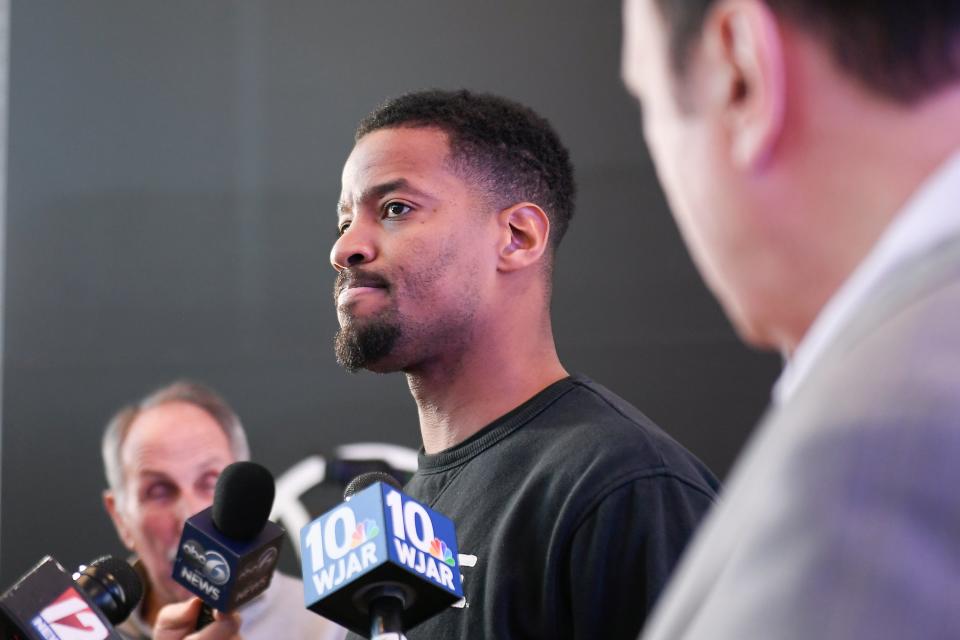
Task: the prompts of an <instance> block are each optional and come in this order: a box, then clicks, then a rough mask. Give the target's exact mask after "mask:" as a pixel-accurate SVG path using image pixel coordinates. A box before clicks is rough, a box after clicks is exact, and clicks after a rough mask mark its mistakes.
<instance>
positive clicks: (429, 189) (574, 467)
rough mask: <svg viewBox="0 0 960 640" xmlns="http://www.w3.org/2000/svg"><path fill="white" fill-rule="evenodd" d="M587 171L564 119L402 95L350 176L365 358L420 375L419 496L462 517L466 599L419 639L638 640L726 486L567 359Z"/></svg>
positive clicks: (341, 266)
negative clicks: (556, 290) (560, 126)
mask: <svg viewBox="0 0 960 640" xmlns="http://www.w3.org/2000/svg"><path fill="white" fill-rule="evenodd" d="M573 195H574V185H573V171H572V167H571V165H570V160H569V157H568V154H567V151H566V149H564V147H563V145H562V144H561V143H560V141H559V139H558V138H557V135H556V133H555V132H554V131H553V129H552V128H551V127H550V125H549V124H548V123H547V122H546V121H545V120H544V119H543V118H541V117H540V116H538V115H537V114H535V113H533V112H532V111H531V110H529V109H527V108H525V107H523V106H520V105H518V104H516V103H513V102H510V101H508V100H504V99H502V98H498V97H495V96H489V95H480V94H474V93H470V92H467V91H460V92H444V91H429V92H420V93H413V94H408V95H405V96H402V97H400V98H397V99H394V100H391V101H390V102H388V103H386V104H385V105H383V106H382V107H380V108H379V109H377V110H376V111H375V112H374V113H372V114H371V115H370V116H368V117H367V118H366V119H364V120H363V121H362V122H361V124H360V126H359V128H358V130H357V135H356V145H355V146H354V149H353V151H352V153H351V154H350V157H349V158H348V159H347V162H346V165H345V167H344V170H343V189H342V193H341V197H340V203H339V207H338V211H339V221H338V229H339V238H338V240H337V242H336V244H335V245H334V247H333V250H332V252H331V262H332V263H333V266H334V268H335V269H336V270H337V272H338V275H337V280H336V285H335V291H334V295H335V298H336V303H337V314H338V317H339V320H340V326H341V330H340V331H339V332H338V334H337V338H336V352H337V358H338V361H339V362H340V363H341V364H342V365H343V366H345V367H346V368H347V369H350V370H357V369H369V370H372V371H378V372H391V371H403V372H404V373H405V374H406V375H407V380H408V382H409V385H410V391H411V393H412V394H413V396H414V399H415V400H416V402H417V406H418V408H419V415H420V432H421V436H422V438H423V452H422V453H421V456H420V465H419V470H418V471H417V473H416V475H415V476H414V477H413V479H412V480H411V482H410V483H409V485H408V486H407V491H408V492H409V493H410V494H411V495H412V496H414V497H415V498H418V499H420V500H421V501H423V502H426V503H428V504H430V505H431V506H433V507H434V508H436V509H437V510H438V511H440V512H441V513H444V514H445V515H447V516H449V517H450V518H452V519H453V521H454V523H455V524H456V526H457V539H458V543H459V547H460V552H461V558H460V560H461V566H462V567H463V569H462V573H463V577H464V593H465V599H464V601H462V602H460V603H458V606H455V607H452V608H451V609H449V610H448V611H445V612H443V613H441V614H440V615H438V616H436V617H435V618H432V619H431V620H428V621H427V622H425V623H423V624H422V625H420V626H418V627H417V628H415V629H413V630H412V631H410V632H409V633H408V637H409V638H411V639H415V638H430V639H437V638H475V639H478V640H480V639H483V640H508V639H511V638H547V637H549V638H606V639H613V640H616V639H617V638H633V637H635V636H636V634H637V633H638V631H639V629H640V627H641V625H642V624H643V621H644V619H645V616H646V613H647V611H648V610H649V609H650V606H651V605H652V603H653V602H654V600H655V599H656V597H657V595H658V594H659V592H660V590H661V588H662V587H663V584H664V583H665V581H666V579H667V577H668V575H669V573H670V571H671V570H672V569H673V567H674V565H675V564H676V561H677V559H678V557H679V555H680V553H681V551H682V550H683V548H684V546H685V545H686V543H687V541H688V540H689V538H690V535H691V534H692V532H693V530H694V528H695V527H696V525H697V523H698V521H699V520H700V518H701V516H702V515H703V514H704V513H705V512H706V510H707V509H708V508H709V506H710V504H711V502H712V499H713V496H714V492H715V490H716V481H715V480H714V478H713V476H712V475H711V474H710V472H709V471H708V470H707V469H706V468H705V467H704V466H703V465H702V464H700V463H699V462H698V461H697V460H696V459H695V458H694V457H693V456H692V455H691V454H690V453H688V452H687V451H685V450H684V449H683V448H682V447H681V446H680V445H678V444H677V443H676V442H674V441H673V440H671V439H670V438H669V436H667V435H666V434H665V433H664V432H662V431H661V430H660V429H658V428H657V427H656V426H655V425H654V424H653V423H652V422H651V421H650V420H649V419H648V418H646V417H645V416H644V415H643V414H642V413H640V412H639V411H638V410H637V409H635V408H634V407H632V406H630V405H629V404H628V403H626V402H624V401H623V400H622V399H620V398H618V397H617V396H615V395H614V394H612V393H610V392H609V391H608V390H606V389H604V388H603V387H601V386H600V385H598V384H596V383H594V382H592V381H590V380H589V379H587V378H586V377H584V376H581V375H572V376H571V375H570V374H568V373H567V371H566V370H565V369H564V367H563V365H562V364H561V363H560V360H559V358H558V357H557V353H556V348H555V346H554V341H553V333H552V329H551V321H550V291H551V275H552V269H553V261H554V257H555V254H556V249H557V246H558V244H559V242H560V239H561V238H562V237H563V235H564V232H565V231H566V228H567V225H568V223H569V220H570V217H571V215H572V213H573Z"/></svg>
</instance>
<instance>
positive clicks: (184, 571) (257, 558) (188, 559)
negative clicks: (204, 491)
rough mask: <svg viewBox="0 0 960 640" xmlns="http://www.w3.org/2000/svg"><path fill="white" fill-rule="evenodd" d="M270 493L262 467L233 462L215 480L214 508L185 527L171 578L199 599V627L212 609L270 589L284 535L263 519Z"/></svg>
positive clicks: (207, 620) (222, 608) (269, 478)
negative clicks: (200, 603) (201, 602)
mask: <svg viewBox="0 0 960 640" xmlns="http://www.w3.org/2000/svg"><path fill="white" fill-rule="evenodd" d="M274 490H275V488H274V483H273V475H271V473H270V472H269V471H268V470H267V469H266V468H265V467H263V466H261V465H259V464H256V463H255V462H234V463H233V464H231V465H228V466H227V467H226V468H224V470H223V472H222V473H221V474H220V477H219V478H217V486H216V488H215V489H214V493H213V505H212V506H210V507H208V508H206V509H204V510H203V511H201V512H199V513H197V514H195V515H193V516H191V517H190V518H188V519H187V521H186V522H185V523H184V525H183V534H182V536H181V537H180V544H179V546H178V549H177V557H176V559H175V561H174V564H173V579H174V580H176V581H177V582H178V583H180V584H181V585H183V586H184V587H186V588H187V589H188V590H189V591H190V592H191V593H193V594H195V595H197V596H199V597H200V599H201V600H203V603H204V607H203V609H202V611H201V613H200V617H199V618H198V619H197V629H201V628H202V627H204V626H206V625H207V624H209V623H210V622H212V621H213V611H212V610H213V609H218V610H220V611H224V612H229V611H233V610H234V609H236V608H237V607H240V606H242V605H244V604H246V603H247V602H250V601H251V600H253V599H254V598H256V597H257V596H258V595H260V594H261V593H263V592H264V591H265V590H266V589H267V587H269V586H270V581H271V580H272V578H273V571H274V569H275V568H276V566H277V561H278V559H279V557H280V545H281V543H282V542H283V535H284V533H285V531H284V529H283V527H281V526H279V525H277V524H275V523H273V522H270V521H269V520H267V517H268V516H269V515H270V509H271V508H272V507H273V496H274Z"/></svg>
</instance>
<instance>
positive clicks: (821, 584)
mask: <svg viewBox="0 0 960 640" xmlns="http://www.w3.org/2000/svg"><path fill="white" fill-rule="evenodd" d="M643 637H644V639H645V640H665V639H668V638H669V639H671V640H675V639H678V638H711V639H713V638H717V639H730V640H754V639H755V640H774V639H782V640H792V639H797V640H799V639H801V638H803V639H834V638H836V639H840V638H843V639H844V640H846V639H856V638H864V639H870V640H884V639H887V638H891V639H892V638H911V639H913V638H917V639H931V640H932V639H938V638H960V238H957V237H953V238H949V239H946V240H944V241H943V242H942V243H941V244H940V245H939V246H938V247H937V248H936V249H935V250H934V251H932V252H930V253H928V254H926V255H924V256H923V257H921V258H918V259H915V260H913V261H912V262H909V263H907V264H906V265H904V266H901V267H900V268H899V269H898V270H897V272H896V273H895V274H894V275H893V276H890V277H888V278H887V279H886V280H884V281H882V282H881V283H879V284H878V285H877V286H876V287H875V288H874V289H873V290H872V292H871V295H870V302H869V303H868V304H867V305H866V306H865V307H863V308H861V309H860V310H859V312H858V313H857V315H856V317H855V318H853V319H852V320H850V321H849V322H848V323H847V325H846V326H845V327H844V328H843V329H842V330H841V331H840V333H839V334H838V335H837V337H836V338H835V339H834V341H833V342H832V344H831V346H830V348H829V350H828V351H827V355H826V356H825V357H823V358H821V360H820V361H819V362H818V363H817V364H816V365H814V369H813V370H812V371H811V372H810V375H809V376H808V377H807V378H806V379H805V380H804V382H802V383H801V385H800V387H799V388H798V389H797V391H796V393H795V394H794V395H793V396H792V397H791V398H790V399H789V400H788V401H787V402H786V404H785V405H784V406H782V407H779V408H777V409H774V410H772V411H771V412H770V413H769V414H768V415H767V417H766V418H765V419H764V420H763V422H762V423H761V427H760V428H759V429H758V431H757V432H756V434H755V435H754V437H753V440H752V442H751V443H750V445H749V447H748V449H747V451H746V452H745V453H744V455H743V456H742V458H741V460H740V462H739V463H738V464H737V467H736V469H735V470H734V473H733V475H732V477H731V479H730V482H729V484H728V485H727V488H726V491H725V493H724V494H723V495H722V496H721V499H720V502H719V504H718V506H717V508H716V509H715V510H714V512H713V513H712V514H711V515H710V516H709V517H708V518H707V520H706V522H705V524H704V526H703V528H702V529H701V530H700V532H699V534H698V535H697V537H696V539H695V541H694V543H693V544H692V545H691V548H690V550H689V551H688V553H687V555H686V557H685V558H684V560H683V561H682V562H681V565H680V568H679V570H678V572H677V574H676V575H675V576H674V580H673V581H672V583H671V584H670V586H669V587H668V589H667V592H666V593H665V595H664V597H663V599H662V600H661V602H660V605H659V607H658V608H657V610H656V612H655V614H654V616H653V618H652V620H651V622H650V624H649V625H648V626H647V630H646V633H645V634H644V636H643Z"/></svg>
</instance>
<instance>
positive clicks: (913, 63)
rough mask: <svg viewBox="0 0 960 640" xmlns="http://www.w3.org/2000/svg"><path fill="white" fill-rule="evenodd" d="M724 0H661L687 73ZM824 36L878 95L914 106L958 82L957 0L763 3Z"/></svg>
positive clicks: (836, 57) (674, 53) (839, 60)
mask: <svg viewBox="0 0 960 640" xmlns="http://www.w3.org/2000/svg"><path fill="white" fill-rule="evenodd" d="M722 1H723V0H655V2H656V4H657V6H658V7H659V9H660V11H661V13H662V14H663V16H664V18H665V19H666V22H667V25H668V29H669V32H670V49H671V57H672V63H673V67H674V71H675V72H676V73H677V74H678V75H681V76H682V75H683V73H684V71H685V70H686V65H687V60H688V57H689V54H690V50H691V48H692V47H693V45H694V44H695V42H696V41H697V37H698V35H699V34H700V31H701V29H702V27H703V24H704V21H705V20H706V19H707V16H708V15H709V14H710V11H711V9H713V8H714V7H715V6H717V5H719V4H721V3H722ZM765 2H766V4H767V5H768V6H769V7H770V8H771V9H772V10H773V11H774V12H775V13H777V14H778V15H780V16H782V17H783V18H784V19H786V20H789V21H791V22H792V23H794V24H796V25H798V26H800V27H801V28H803V29H804V30H806V31H807V32H809V33H810V34H811V35H812V36H814V37H815V38H817V39H819V40H820V41H821V42H822V43H823V45H824V46H825V48H826V49H827V50H828V51H829V53H830V55H831V57H832V59H833V61H834V63H835V64H836V65H837V66H838V67H839V68H840V69H842V70H844V71H845V72H847V73H848V74H849V75H850V76H851V77H852V78H855V79H856V80H857V81H859V82H860V83H861V84H862V85H864V86H865V87H867V88H869V89H870V90H872V91H874V92H875V93H876V94H878V95H880V96H883V97H885V98H888V99H890V100H893V101H895V102H899V103H903V104H911V103H915V102H918V101H920V100H922V99H923V98H925V97H927V96H929V95H932V94H933V93H935V92H937V91H938V90H940V89H943V88H944V87H946V86H948V85H950V84H952V83H954V82H957V81H958V80H960V2H957V1H956V0H914V1H913V2H903V1H902V0H841V1H838V0H765Z"/></svg>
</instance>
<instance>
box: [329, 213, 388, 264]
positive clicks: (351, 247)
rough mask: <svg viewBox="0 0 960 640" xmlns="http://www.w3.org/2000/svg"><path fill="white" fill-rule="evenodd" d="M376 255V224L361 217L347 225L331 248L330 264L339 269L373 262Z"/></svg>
mask: <svg viewBox="0 0 960 640" xmlns="http://www.w3.org/2000/svg"><path fill="white" fill-rule="evenodd" d="M376 257H377V245H376V229H375V225H372V224H368V223H366V222H364V221H363V220H359V219H358V220H354V221H353V222H352V223H351V224H350V226H349V227H347V229H346V231H344V232H343V234H342V235H341V236H340V237H339V238H337V241H336V242H334V243H333V249H331V250H330V264H332V265H333V268H334V269H336V270H337V271H343V270H344V269H349V268H350V267H355V266H357V265H360V264H367V263H369V262H373V261H374V260H375V259H376Z"/></svg>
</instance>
